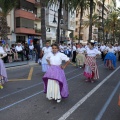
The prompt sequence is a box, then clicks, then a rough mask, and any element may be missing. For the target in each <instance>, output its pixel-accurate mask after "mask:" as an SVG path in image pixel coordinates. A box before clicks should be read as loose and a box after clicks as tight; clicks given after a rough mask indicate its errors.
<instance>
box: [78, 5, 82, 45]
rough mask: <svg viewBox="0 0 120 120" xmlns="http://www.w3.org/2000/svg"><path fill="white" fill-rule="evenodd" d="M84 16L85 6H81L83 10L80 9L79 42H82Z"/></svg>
mask: <svg viewBox="0 0 120 120" xmlns="http://www.w3.org/2000/svg"><path fill="white" fill-rule="evenodd" d="M82 18H83V7H82V6H81V11H80V26H79V41H78V43H80V40H81V39H82V38H81V35H80V33H81V26H82Z"/></svg>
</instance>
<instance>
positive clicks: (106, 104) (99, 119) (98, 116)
mask: <svg viewBox="0 0 120 120" xmlns="http://www.w3.org/2000/svg"><path fill="white" fill-rule="evenodd" d="M119 87H120V81H119V83H118V84H117V86H116V87H115V89H114V90H113V92H112V94H111V95H110V97H109V98H108V100H107V101H106V103H105V105H104V106H103V108H102V109H101V111H100V112H99V114H98V115H97V117H96V119H95V120H101V118H102V116H103V114H104V113H105V111H106V109H107V107H108V105H109V104H110V102H111V100H112V98H113V97H114V95H115V93H116V91H117V90H118V88H119Z"/></svg>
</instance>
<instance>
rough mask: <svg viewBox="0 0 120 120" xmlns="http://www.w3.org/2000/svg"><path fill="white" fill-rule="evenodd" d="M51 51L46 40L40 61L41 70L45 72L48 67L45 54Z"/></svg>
mask: <svg viewBox="0 0 120 120" xmlns="http://www.w3.org/2000/svg"><path fill="white" fill-rule="evenodd" d="M51 51H52V48H51V46H50V45H49V42H46V46H45V47H43V48H42V53H43V57H42V61H41V65H42V72H46V71H47V70H48V68H49V65H48V62H47V60H46V56H47V54H48V53H49V52H51Z"/></svg>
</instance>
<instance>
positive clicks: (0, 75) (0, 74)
mask: <svg viewBox="0 0 120 120" xmlns="http://www.w3.org/2000/svg"><path fill="white" fill-rule="evenodd" d="M6 56H7V54H6V53H5V52H4V50H3V48H2V47H0V89H3V86H2V85H3V84H4V83H5V82H7V81H8V78H7V72H6V69H5V65H4V63H3V60H2V59H1V58H4V57H6Z"/></svg>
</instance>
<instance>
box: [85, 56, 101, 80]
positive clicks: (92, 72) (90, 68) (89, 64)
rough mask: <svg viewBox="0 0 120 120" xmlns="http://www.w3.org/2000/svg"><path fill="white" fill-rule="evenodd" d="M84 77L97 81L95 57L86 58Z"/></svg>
mask: <svg viewBox="0 0 120 120" xmlns="http://www.w3.org/2000/svg"><path fill="white" fill-rule="evenodd" d="M84 76H85V77H87V78H88V79H99V73H98V68H97V64H96V58H95V57H89V56H87V57H86V60H85V69H84Z"/></svg>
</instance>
